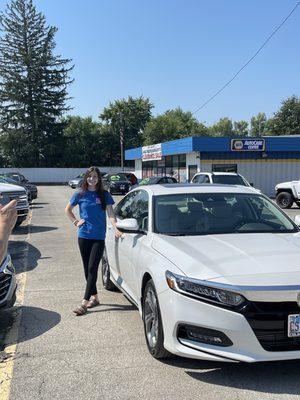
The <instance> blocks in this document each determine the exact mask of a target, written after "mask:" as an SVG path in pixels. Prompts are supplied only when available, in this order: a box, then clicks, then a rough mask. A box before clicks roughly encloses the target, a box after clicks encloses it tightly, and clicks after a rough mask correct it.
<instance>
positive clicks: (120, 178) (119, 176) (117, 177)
mask: <svg viewBox="0 0 300 400" xmlns="http://www.w3.org/2000/svg"><path fill="white" fill-rule="evenodd" d="M109 180H110V181H111V182H120V181H127V180H128V179H127V178H126V175H125V174H116V175H111V176H110V177H109Z"/></svg>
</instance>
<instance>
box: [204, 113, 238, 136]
mask: <svg viewBox="0 0 300 400" xmlns="http://www.w3.org/2000/svg"><path fill="white" fill-rule="evenodd" d="M209 134H210V135H211V136H233V135H234V132H233V124H232V121H231V119H229V118H228V117H224V118H220V119H219V121H218V122H216V123H215V124H214V125H212V126H211V127H210V128H209Z"/></svg>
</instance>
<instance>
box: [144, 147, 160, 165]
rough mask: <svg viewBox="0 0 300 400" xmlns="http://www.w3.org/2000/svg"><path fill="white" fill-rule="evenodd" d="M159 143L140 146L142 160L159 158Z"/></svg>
mask: <svg viewBox="0 0 300 400" xmlns="http://www.w3.org/2000/svg"><path fill="white" fill-rule="evenodd" d="M161 159H162V151H161V143H159V144H153V145H151V146H143V147H142V161H152V160H161Z"/></svg>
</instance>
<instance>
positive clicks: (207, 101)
mask: <svg viewBox="0 0 300 400" xmlns="http://www.w3.org/2000/svg"><path fill="white" fill-rule="evenodd" d="M299 5H300V1H298V2H297V4H296V5H295V7H294V8H293V9H292V10H291V11H290V13H289V14H288V15H287V16H286V17H285V19H284V20H283V21H282V22H281V24H280V25H279V26H278V27H277V28H276V29H275V30H274V31H273V32H272V33H271V35H270V36H269V37H268V38H267V39H266V40H265V41H264V43H263V44H262V45H261V46H260V47H259V49H258V50H257V51H256V52H255V53H254V54H253V56H252V57H251V58H249V60H248V61H247V62H246V63H245V64H244V65H243V66H242V67H241V68H240V69H239V70H238V71H237V72H236V73H235V74H234V76H233V77H232V78H231V79H230V80H229V81H228V82H227V83H225V85H223V86H222V87H221V88H220V89H219V90H218V91H217V92H216V93H215V94H214V95H213V96H211V97H210V98H209V99H208V100H206V101H205V102H204V103H203V104H202V105H201V106H200V107H198V108H197V109H196V110H195V111H194V112H193V113H192V115H194V114H196V113H197V112H198V111H200V110H202V108H204V107H205V106H206V105H207V104H208V103H210V102H211V101H212V100H213V99H214V98H215V97H217V96H218V94H220V93H221V92H223V90H224V89H225V88H226V87H227V86H229V85H230V83H231V82H232V81H233V80H234V79H235V78H236V77H237V76H238V75H239V74H240V73H241V72H242V71H243V69H244V68H246V67H247V65H248V64H250V62H251V61H252V60H253V59H254V58H255V57H256V56H257V55H258V54H259V53H260V52H261V51H262V49H263V48H264V47H265V46H266V45H267V43H268V42H269V41H270V40H271V39H272V37H273V36H274V35H275V34H276V33H277V32H278V31H279V29H280V28H281V27H282V26H283V25H284V24H285V23H286V21H287V20H288V19H289V18H290V17H291V15H292V14H293V13H294V12H295V11H296V8H297V7H298V6H299Z"/></svg>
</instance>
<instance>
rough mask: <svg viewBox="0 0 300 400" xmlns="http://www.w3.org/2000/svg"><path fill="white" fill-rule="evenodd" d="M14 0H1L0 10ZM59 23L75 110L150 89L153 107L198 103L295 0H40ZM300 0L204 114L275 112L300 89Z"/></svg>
mask: <svg viewBox="0 0 300 400" xmlns="http://www.w3.org/2000/svg"><path fill="white" fill-rule="evenodd" d="M5 3H7V1H4V0H0V10H3V9H4V4H5ZM34 3H35V5H36V6H37V8H38V9H39V10H40V11H42V12H43V13H44V15H45V16H46V19H47V23H48V24H51V25H55V26H57V27H58V32H57V34H56V43H57V47H56V52H57V53H60V54H62V55H63V56H64V57H69V58H72V59H73V61H74V64H75V68H74V71H73V73H72V77H73V78H74V79H75V82H74V83H73V85H72V87H71V88H70V95H71V96H72V97H73V99H72V100H71V101H70V105H71V106H72V107H74V109H73V110H72V112H71V113H72V114H76V115H81V116H88V115H91V116H92V117H93V118H95V119H97V117H98V115H99V114H100V112H101V111H102V109H103V108H104V107H105V106H107V105H108V104H109V102H111V101H114V100H116V99H120V98H123V97H127V96H128V95H131V96H134V97H135V96H140V95H143V96H145V97H149V98H150V100H151V101H152V102H153V103H154V105H155V108H154V110H153V114H154V115H157V114H161V113H163V112H165V111H166V110H168V109H172V108H175V107H181V108H182V109H183V110H186V111H194V110H196V109H197V108H198V107H199V106H200V105H201V104H202V103H203V102H204V101H205V100H207V99H208V98H209V97H210V96H211V95H213V94H214V93H215V92H216V91H217V90H218V89H219V88H220V87H221V86H222V85H223V84H224V83H225V82H226V81H228V80H229V79H230V78H231V77H232V76H233V75H234V73H235V72H236V71H237V70H238V69H239V68H240V67H241V66H242V65H243V64H244V63H245V62H246V61H247V60H248V59H249V58H250V57H251V56H252V55H253V54H254V53H255V51H256V50H257V49H258V47H259V46H260V45H261V44H262V43H263V41H264V40H265V39H266V38H267V37H268V36H269V34H270V33H271V32H272V31H273V30H274V29H275V27H277V26H278V25H279V24H280V22H281V21H282V20H283V19H284V18H285V17H286V15H287V14H288V13H289V11H290V10H291V9H292V8H293V7H294V6H295V4H296V3H297V1H292V0H284V1H283V0H251V1H242V0H160V1H159V0H151V1H150V0H147V1H146V0H85V1H83V0H34ZM299 20H300V7H298V8H297V10H296V12H295V13H294V14H293V15H292V17H291V18H290V19H289V20H288V22H287V23H286V24H285V25H284V26H283V27H282V28H281V29H280V31H279V32H278V33H277V34H276V36H275V37H274V38H273V39H272V40H271V42H269V43H268V44H267V46H266V47H265V48H264V49H263V51H262V52H261V53H260V54H259V55H258V56H257V57H256V58H255V60H254V61H253V62H252V63H251V64H250V65H249V66H248V67H247V68H246V69H245V70H244V71H243V72H242V73H241V74H240V75H239V76H238V77H237V78H236V79H235V80H234V82H233V83H232V84H231V85H230V86H229V87H228V88H227V89H225V91H224V92H223V93H221V94H220V95H219V96H218V97H217V98H216V99H215V100H213V101H212V102H211V103H210V104H208V105H207V106H206V107H205V108H204V109H203V110H201V111H200V112H198V113H196V114H195V116H196V117H197V118H198V120H199V121H202V122H205V123H206V124H207V125H211V124H212V123H214V122H216V121H217V120H218V119H219V118H221V117H225V116H228V117H229V118H231V119H233V120H240V119H246V120H248V121H249V120H250V118H251V116H253V115H255V114H257V113H258V112H260V111H264V112H265V113H266V114H267V116H268V117H270V116H272V114H273V113H274V112H275V111H277V110H278V108H279V107H280V103H281V101H282V100H283V99H285V98H287V97H288V96H291V95H293V94H295V95H299V94H300V77H299V64H300V40H299V37H300V34H299V33H300V23H299Z"/></svg>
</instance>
